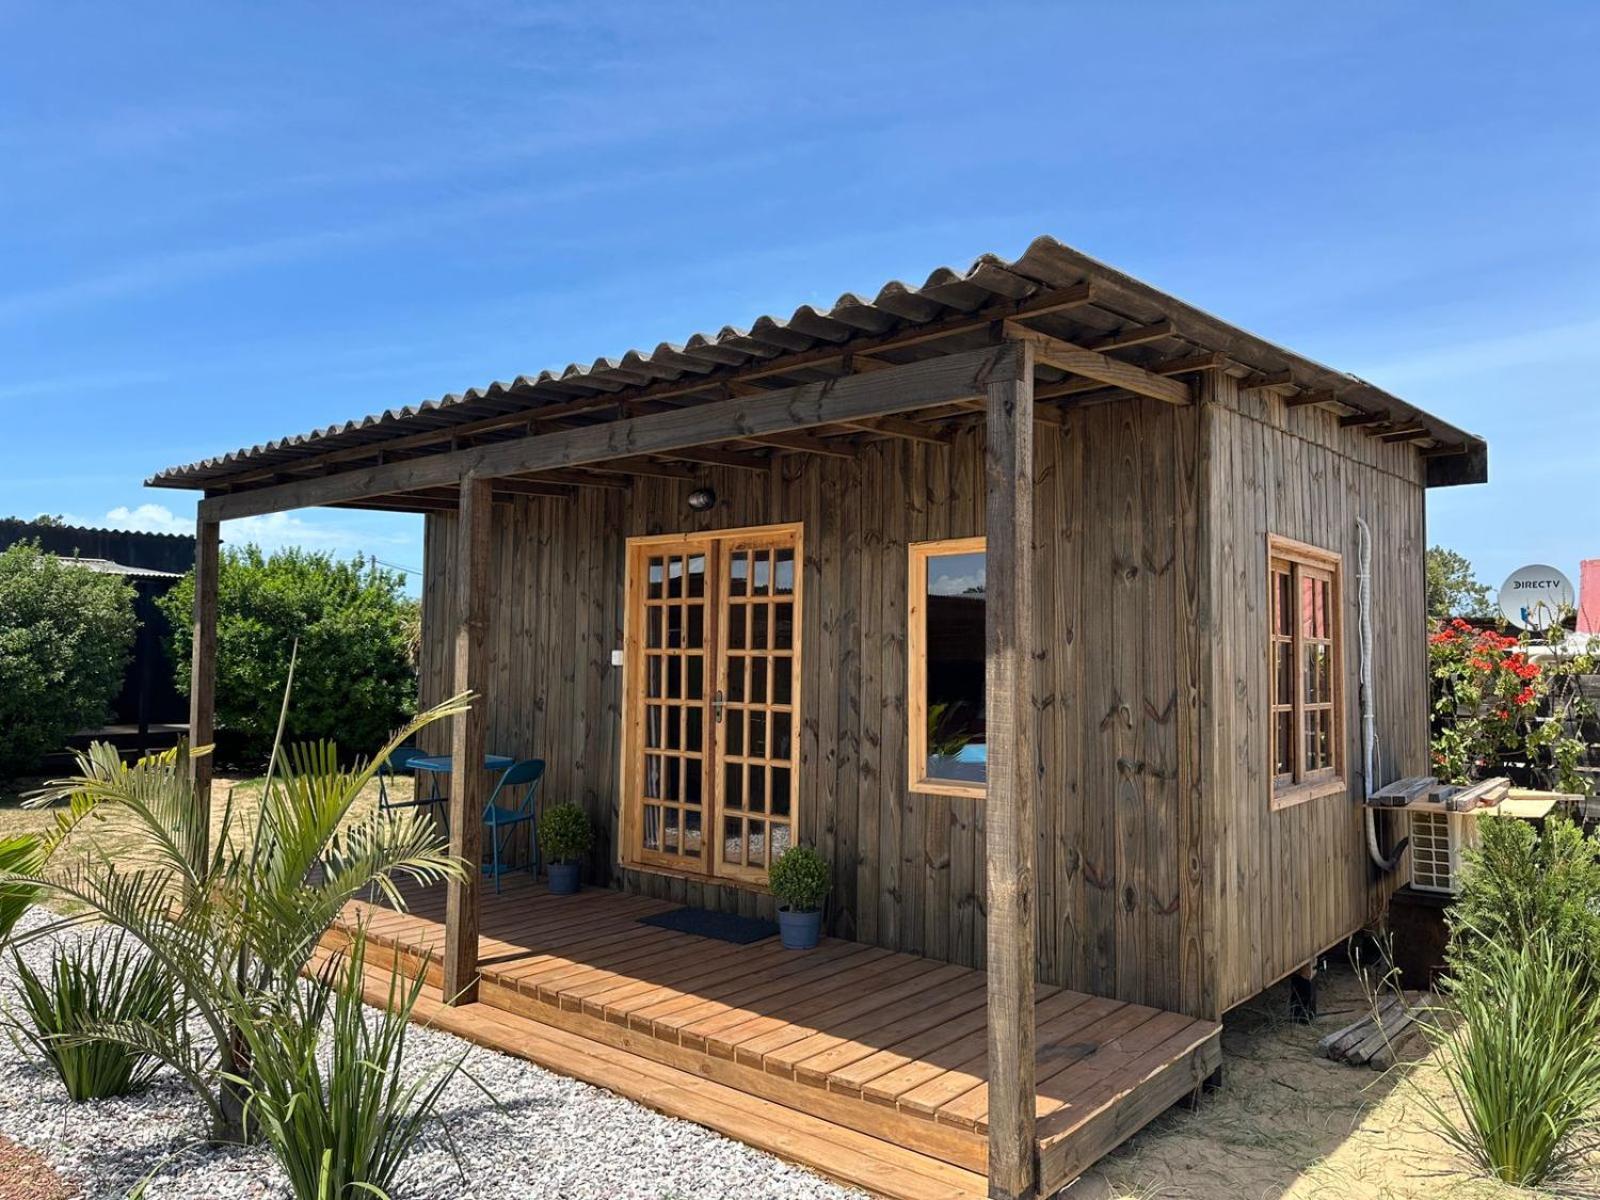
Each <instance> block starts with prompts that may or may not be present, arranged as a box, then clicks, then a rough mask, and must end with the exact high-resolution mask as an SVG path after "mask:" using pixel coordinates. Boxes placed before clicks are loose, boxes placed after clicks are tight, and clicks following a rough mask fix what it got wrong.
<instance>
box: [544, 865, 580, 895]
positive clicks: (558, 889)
mask: <svg viewBox="0 0 1600 1200" xmlns="http://www.w3.org/2000/svg"><path fill="white" fill-rule="evenodd" d="M582 883H583V877H582V874H581V873H580V871H579V869H578V864H577V863H575V862H571V863H558V862H553V863H551V864H550V891H551V893H552V894H554V895H557V896H570V895H572V894H573V893H574V892H576V891H577V890H578V888H579V886H580V885H581V884H582Z"/></svg>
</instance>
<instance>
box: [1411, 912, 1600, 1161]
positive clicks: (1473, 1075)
mask: <svg viewBox="0 0 1600 1200" xmlns="http://www.w3.org/2000/svg"><path fill="white" fill-rule="evenodd" d="M1453 971H1454V973H1453V975H1452V977H1451V979H1450V981H1449V983H1448V985H1447V991H1446V999H1445V1003H1444V1006H1443V1012H1442V1014H1441V1017H1442V1020H1441V1021H1439V1022H1438V1024H1437V1026H1436V1028H1435V1032H1434V1033H1433V1034H1432V1035H1431V1036H1432V1038H1433V1041H1434V1053H1435V1056H1436V1058H1437V1061H1438V1062H1439V1065H1440V1067H1441V1068H1442V1070H1443V1072H1444V1077H1445V1079H1446V1081H1447V1082H1448V1084H1449V1091H1450V1098H1451V1099H1452V1100H1453V1101H1454V1105H1455V1108H1456V1109H1459V1113H1457V1112H1456V1111H1454V1110H1453V1109H1452V1108H1451V1107H1450V1106H1449V1105H1448V1104H1447V1103H1446V1102H1443V1101H1441V1100H1440V1099H1439V1098H1437V1097H1435V1096H1433V1095H1431V1094H1428V1093H1423V1094H1422V1102H1423V1107H1424V1110H1425V1111H1426V1113H1427V1114H1428V1116H1429V1118H1430V1119H1431V1122H1432V1124H1433V1126H1434V1128H1435V1130H1436V1131H1437V1132H1438V1133H1439V1134H1440V1136H1441V1137H1443V1138H1444V1139H1445V1141H1447V1142H1449V1143H1450V1145H1452V1146H1454V1147H1455V1149H1456V1150H1457V1151H1459V1152H1460V1153H1461V1154H1462V1155H1463V1156H1464V1157H1466V1158H1467V1159H1468V1160H1469V1161H1470V1162H1471V1163H1473V1165H1474V1166H1476V1167H1477V1168H1478V1169H1480V1170H1482V1171H1483V1172H1484V1173H1486V1174H1488V1175H1491V1176H1493V1177H1494V1178H1496V1179H1499V1180H1501V1181H1503V1182H1505V1183H1510V1184H1515V1185H1517V1186H1520V1187H1537V1186H1539V1185H1541V1184H1543V1183H1545V1182H1547V1181H1554V1180H1556V1179H1559V1178H1560V1177H1561V1176H1563V1175H1564V1174H1566V1173H1568V1172H1569V1171H1570V1170H1572V1169H1573V1168H1575V1167H1577V1166H1578V1165H1579V1164H1581V1163H1582V1162H1584V1161H1586V1160H1587V1158H1588V1157H1589V1156H1590V1155H1591V1154H1593V1153H1594V1151H1595V1150H1596V1149H1600V997H1597V996H1595V995H1593V994H1586V993H1585V991H1584V986H1583V985H1584V980H1585V974H1586V972H1587V964H1586V963H1585V962H1584V961H1583V960H1582V958H1581V956H1579V955H1577V954H1575V953H1573V951H1572V950H1571V949H1570V948H1568V947H1564V946H1558V945H1557V944H1556V942H1555V941H1554V940H1553V939H1552V938H1551V937H1549V936H1548V935H1546V934H1534V935H1533V936H1531V937H1529V938H1527V939H1526V940H1524V941H1522V942H1520V943H1516V942H1510V941H1505V940H1489V939H1484V940H1480V942H1479V943H1478V946H1477V949H1476V950H1475V952H1474V954H1473V955H1472V956H1471V957H1470V958H1468V959H1463V960H1460V961H1458V962H1457V963H1456V964H1455V965H1454V968H1453Z"/></svg>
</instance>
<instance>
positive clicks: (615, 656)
mask: <svg viewBox="0 0 1600 1200" xmlns="http://www.w3.org/2000/svg"><path fill="white" fill-rule="evenodd" d="M611 665H612V666H613V667H620V666H621V665H622V651H621V650H613V651H612V652H611Z"/></svg>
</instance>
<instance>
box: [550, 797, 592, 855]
mask: <svg viewBox="0 0 1600 1200" xmlns="http://www.w3.org/2000/svg"><path fill="white" fill-rule="evenodd" d="M593 844H594V827H593V826H592V825H591V824H590V823H589V814H588V813H586V812H584V811H583V809H582V808H580V807H578V805H576V804H570V803H569V804H552V805H551V806H550V807H549V808H547V809H545V810H544V812H543V813H541V814H540V815H539V848H540V850H542V851H543V852H544V855H545V857H546V858H548V859H549V860H550V861H551V862H558V863H575V862H579V861H581V860H582V858H583V856H584V855H585V854H587V853H589V847H590V846H592V845H593Z"/></svg>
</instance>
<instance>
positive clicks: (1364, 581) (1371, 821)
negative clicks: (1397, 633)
mask: <svg viewBox="0 0 1600 1200" xmlns="http://www.w3.org/2000/svg"><path fill="white" fill-rule="evenodd" d="M1356 528H1357V529H1359V530H1360V531H1361V548H1360V553H1359V556H1358V559H1357V569H1356V607H1357V612H1358V615H1359V618H1360V626H1361V753H1362V771H1361V792H1362V799H1364V800H1368V801H1370V800H1371V799H1372V793H1373V792H1375V791H1376V790H1377V786H1376V777H1377V771H1378V714H1377V711H1376V701H1375V699H1374V697H1373V688H1372V530H1370V529H1368V528H1367V523H1366V522H1365V521H1363V520H1362V519H1361V518H1360V517H1357V518H1356ZM1362 809H1363V811H1364V812H1365V814H1366V826H1367V854H1368V855H1370V856H1371V858H1372V861H1373V863H1374V864H1375V865H1376V866H1377V868H1378V869H1379V870H1380V871H1382V872H1383V873H1384V874H1386V875H1387V874H1388V873H1389V872H1391V871H1393V870H1394V869H1395V868H1396V867H1397V866H1399V865H1400V858H1401V856H1402V855H1403V854H1404V853H1405V850H1406V843H1405V841H1401V843H1400V844H1399V845H1398V846H1396V847H1395V850H1394V856H1393V857H1392V858H1389V857H1385V855H1384V853H1383V851H1382V850H1380V849H1379V848H1378V814H1377V811H1376V810H1375V809H1373V807H1372V805H1371V804H1364V805H1363V806H1362Z"/></svg>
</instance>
